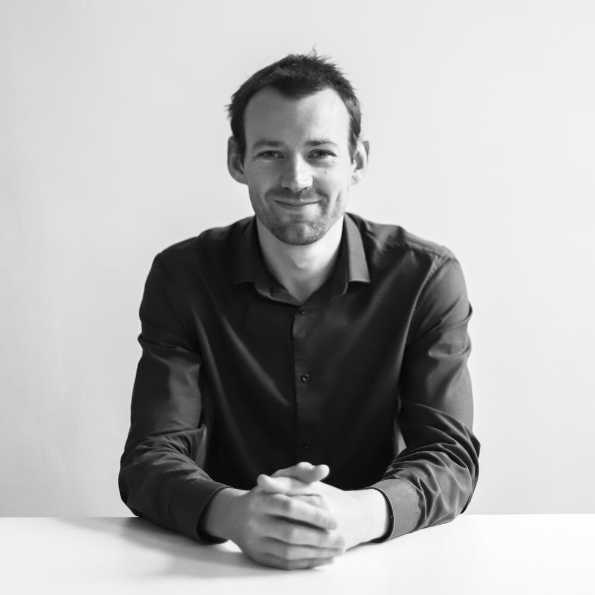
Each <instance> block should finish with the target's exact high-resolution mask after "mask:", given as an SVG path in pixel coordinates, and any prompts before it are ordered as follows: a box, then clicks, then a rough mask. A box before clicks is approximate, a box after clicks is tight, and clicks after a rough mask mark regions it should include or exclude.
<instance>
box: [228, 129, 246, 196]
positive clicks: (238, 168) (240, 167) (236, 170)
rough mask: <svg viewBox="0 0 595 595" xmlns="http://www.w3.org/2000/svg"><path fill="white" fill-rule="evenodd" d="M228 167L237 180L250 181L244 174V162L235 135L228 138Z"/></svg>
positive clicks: (241, 181)
mask: <svg viewBox="0 0 595 595" xmlns="http://www.w3.org/2000/svg"><path fill="white" fill-rule="evenodd" d="M227 169H228V171H229V173H230V175H231V177H232V178H233V179H234V180H235V181H236V182H239V183H240V184H247V183H248V182H247V181H246V176H245V175H244V163H243V160H242V158H241V155H240V152H239V149H238V143H237V141H236V139H235V138H234V137H233V136H230V137H229V138H228V139H227Z"/></svg>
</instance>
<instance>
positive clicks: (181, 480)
mask: <svg viewBox="0 0 595 595" xmlns="http://www.w3.org/2000/svg"><path fill="white" fill-rule="evenodd" d="M178 440H179V441H180V442H182V439H181V438H180V437H178ZM178 447H180V448H181V445H180V444H177V443H176V438H174V437H160V438H155V439H152V440H147V441H145V442H143V443H141V444H138V445H136V446H134V447H130V448H129V449H127V450H126V451H125V453H124V455H123V456H122V461H121V467H120V473H119V476H118V484H119V488H120V495H121V497H122V500H123V502H124V503H125V504H126V505H127V506H128V507H129V508H130V510H131V511H132V512H134V513H135V514H137V515H139V516H141V517H143V518H146V519H148V520H151V521H153V522H155V523H157V524H159V525H162V526H164V527H167V528H169V529H172V530H174V531H177V532H180V533H183V534H185V535H187V536H189V537H191V538H193V539H200V535H199V534H198V531H197V524H198V519H199V518H200V516H201V514H202V512H203V509H204V508H205V506H206V505H207V503H208V502H209V501H210V500H211V498H212V496H213V493H215V492H217V491H218V490H221V489H222V488H224V487H227V486H225V485H224V484H220V483H218V482H216V481H213V480H212V479H211V478H210V477H209V476H208V475H207V473H205V471H204V470H203V469H201V468H200V467H198V466H197V464H196V462H195V461H194V460H193V459H191V458H190V457H189V456H187V455H185V454H183V452H182V451H181V450H179V449H178Z"/></svg>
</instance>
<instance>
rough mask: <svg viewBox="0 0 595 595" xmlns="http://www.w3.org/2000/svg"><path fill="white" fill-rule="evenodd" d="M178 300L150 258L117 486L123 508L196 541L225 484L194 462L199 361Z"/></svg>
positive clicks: (200, 441)
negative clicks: (138, 355) (204, 517)
mask: <svg viewBox="0 0 595 595" xmlns="http://www.w3.org/2000/svg"><path fill="white" fill-rule="evenodd" d="M177 306H179V292H178V293H176V288H175V285H174V284H173V281H172V279H170V278H169V276H168V274H167V271H166V269H165V267H164V265H162V264H161V263H160V261H159V256H157V257H156V258H155V260H154V262H153V266H152V267H151V270H150V272H149V276H148V278H147V281H146V284H145V289H144V294H143V299H142V302H141V307H140V319H141V334H140V335H139V338H138V340H139V343H140V345H141V347H142V356H141V358H140V361H139V363H138V368H137V371H136V378H135V382H134V388H133V392H132V404H131V424H130V431H129V434H128V438H127V440H126V444H125V447H124V453H123V455H122V457H121V460H120V473H119V476H118V486H119V490H120V495H121V498H122V500H123V502H124V503H125V504H126V505H127V506H128V507H129V508H130V510H131V511H132V512H133V513H134V514H136V515H138V516H141V517H145V518H147V519H148V520H151V521H153V522H155V523H157V524H159V525H161V526H164V527H166V528H169V529H172V530H174V531H177V532H179V533H183V534H185V535H187V536H188V537H190V538H193V539H195V540H197V541H203V542H204V541H215V540H209V538H208V536H205V535H203V534H201V533H200V532H199V531H198V528H197V523H198V521H199V519H200V517H201V515H202V512H203V511H204V509H205V508H206V506H207V504H208V503H209V501H210V499H211V498H212V497H213V496H214V495H215V494H216V493H217V492H218V491H219V490H220V489H223V488H224V487H227V486H226V485H224V484H221V483H219V482H217V481H213V480H212V479H211V478H210V477H209V475H208V474H207V473H206V472H205V471H204V470H203V469H202V468H201V465H202V464H203V463H204V461H203V459H204V451H205V448H204V447H205V441H206V427H205V425H204V423H203V410H202V402H201V395H200V390H199V375H200V372H201V360H200V357H199V354H198V352H197V349H196V347H195V345H193V343H192V339H191V338H189V336H188V335H189V333H188V325H187V324H186V325H185V321H184V318H183V315H182V313H181V312H180V310H181V309H180V308H179V307H177Z"/></svg>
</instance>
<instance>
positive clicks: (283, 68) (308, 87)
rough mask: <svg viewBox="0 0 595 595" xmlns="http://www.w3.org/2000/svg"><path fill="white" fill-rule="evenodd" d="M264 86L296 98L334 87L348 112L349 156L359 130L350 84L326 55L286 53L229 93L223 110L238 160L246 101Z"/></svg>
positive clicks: (243, 143)
mask: <svg viewBox="0 0 595 595" xmlns="http://www.w3.org/2000/svg"><path fill="white" fill-rule="evenodd" d="M265 87H271V88H273V89H275V90H277V91H278V92H279V93H281V94H282V95H284V96H285V97H291V98H292V99H300V98H302V97H305V96H307V95H310V94H312V93H316V92H317V91H321V90H323V89H327V88H330V89H334V90H335V91H336V92H337V93H338V94H339V96H340V97H341V99H342V100H343V103H344V104H345V107H346V108H347V111H348V113H349V120H350V123H349V153H350V156H351V158H352V159H353V155H354V154H355V148H356V146H357V141H358V139H359V136H360V133H361V119H362V117H361V108H360V103H359V100H358V98H357V97H356V95H355V91H354V90H353V87H352V85H351V83H350V82H349V81H348V80H347V78H346V77H345V75H344V74H343V73H342V72H341V71H340V70H339V68H338V67H337V66H336V65H335V64H333V63H332V62H331V61H330V60H329V59H328V58H325V57H321V56H318V55H317V54H316V52H311V53H310V54H289V55H288V56H285V58H282V59H281V60H278V61H277V62H273V63H272V64H269V65H268V66H265V67H264V68H262V69H261V70H259V71H258V72H255V73H254V74H253V75H252V76H251V77H250V78H249V79H248V80H247V81H245V82H244V83H243V84H242V85H241V87H240V88H239V89H238V90H237V91H236V92H235V93H234V94H233V95H232V96H231V103H230V104H229V105H227V106H226V107H227V113H228V116H229V119H230V123H231V131H232V134H233V137H234V138H235V140H236V142H237V144H238V149H239V153H240V156H241V159H242V161H243V160H244V157H245V153H246V129H245V127H244V113H245V111H246V106H247V105H248V102H249V101H250V99H251V98H252V96H253V95H255V94H256V93H257V92H258V91H260V90H262V89H264V88H265Z"/></svg>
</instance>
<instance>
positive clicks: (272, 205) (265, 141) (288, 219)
mask: <svg viewBox="0 0 595 595" xmlns="http://www.w3.org/2000/svg"><path fill="white" fill-rule="evenodd" d="M244 126H245V133H246V153H245V159H244V163H243V179H242V180H241V181H242V182H243V183H245V184H247V185H248V191H249V194H250V202H251V203H252V207H253V209H254V212H255V214H256V217H257V218H258V219H259V221H260V222H261V223H262V224H263V225H264V226H265V227H266V228H267V229H268V230H269V231H270V232H271V233H272V234H273V235H274V236H275V237H277V238H278V239H279V240H280V241H282V242H284V243H286V244H294V245H304V244H311V243H313V242H316V241H317V240H318V239H320V238H321V237H322V236H324V234H325V233H326V232H327V231H328V229H329V228H330V227H331V226H332V225H333V224H334V223H335V222H337V221H338V219H340V218H341V217H342V215H343V213H344V212H345V208H346V205H347V196H348V192H349V188H350V186H351V185H352V183H353V181H354V179H353V172H354V169H355V165H354V164H353V163H352V161H351V158H350V156H349V113H348V111H347V108H346V107H345V105H344V103H343V101H342V100H341V98H340V96H339V95H338V94H337V93H336V92H335V91H334V90H333V89H324V90H322V91H318V92H316V93H313V94H312V95H308V96H306V97H303V98H301V99H289V98H286V97H283V96H282V95H281V94H279V93H278V92H277V91H275V90H274V89H271V88H265V89H262V90H261V91H259V92H258V93H257V94H255V95H254V96H253V97H252V99H251V100H250V101H249V103H248V105H247V107H246V111H245V114H244ZM236 179H237V178H236Z"/></svg>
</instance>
